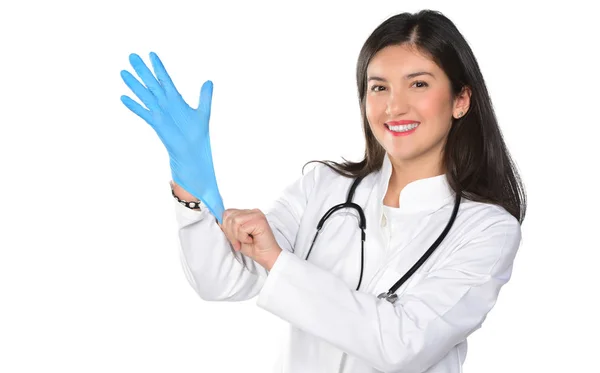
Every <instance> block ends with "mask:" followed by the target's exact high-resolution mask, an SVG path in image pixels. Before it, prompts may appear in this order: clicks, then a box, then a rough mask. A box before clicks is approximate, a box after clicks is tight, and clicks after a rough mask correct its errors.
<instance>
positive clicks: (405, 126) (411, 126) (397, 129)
mask: <svg viewBox="0 0 600 373" xmlns="http://www.w3.org/2000/svg"><path fill="white" fill-rule="evenodd" d="M418 125H419V124H418V123H411V124H401V125H399V126H388V128H389V129H390V130H392V131H394V132H406V131H410V130H412V129H414V128H417V126H418Z"/></svg>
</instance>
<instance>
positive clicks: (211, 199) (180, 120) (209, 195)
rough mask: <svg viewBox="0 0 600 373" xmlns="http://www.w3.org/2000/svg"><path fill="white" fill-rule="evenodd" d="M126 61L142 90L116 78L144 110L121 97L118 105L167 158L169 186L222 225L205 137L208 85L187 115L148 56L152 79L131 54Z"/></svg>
mask: <svg viewBox="0 0 600 373" xmlns="http://www.w3.org/2000/svg"><path fill="white" fill-rule="evenodd" d="M129 61H130V63H131V66H132V67H133V69H134V70H135V72H136V73H137V75H138V76H139V77H140V78H141V80H142V82H143V83H144V85H145V86H144V85H142V84H141V83H140V82H139V81H138V80H137V79H136V78H135V77H134V76H133V75H132V74H130V73H129V72H128V71H125V70H123V71H121V77H122V78H123V81H125V84H127V86H128V87H129V88H130V89H131V90H132V91H133V93H135V95H136V96H137V97H138V98H139V99H140V101H141V102H142V103H143V104H144V105H145V106H146V108H144V107H143V106H141V105H140V104H138V103H137V102H135V101H134V100H132V99H131V98H129V97H128V96H125V95H123V96H121V101H122V102H123V104H125V106H127V107H128V108H129V109H130V110H131V111H133V112H134V113H135V114H137V115H138V116H139V117H140V118H142V119H143V120H145V121H146V122H147V123H148V124H150V126H152V128H153V129H154V130H155V131H156V133H157V134H158V137H159V138H160V140H161V141H162V143H163V144H164V146H165V147H166V148H167V152H168V153H169V159H170V167H171V176H172V178H173V181H175V183H177V184H179V185H180V186H181V187H182V188H183V189H185V190H186V191H187V192H189V193H190V194H191V195H193V196H194V197H196V198H198V199H199V200H201V201H202V202H204V204H205V205H206V206H207V207H208V209H209V210H210V212H211V213H212V214H213V215H214V216H215V217H216V218H217V220H218V221H219V223H222V219H223V212H224V210H225V208H224V206H223V200H222V198H221V194H220V193H219V188H218V185H217V180H216V176H215V171H214V166H213V160H212V151H211V147H210V137H209V131H208V127H209V126H208V124H209V120H210V109H211V100H212V91H213V84H212V82H211V81H210V80H208V81H206V82H204V84H203V85H202V88H201V90H200V102H199V105H198V108H196V109H192V108H191V107H190V106H189V105H188V104H187V103H186V102H185V101H184V99H183V98H182V97H181V94H179V92H178V91H177V89H176V88H175V85H174V84H173V82H172V80H171V78H170V77H169V74H167V71H166V70H165V68H164V66H163V64H162V62H161V61H160V59H159V58H158V56H157V55H156V54H155V53H154V52H152V53H150V61H151V63H152V67H153V69H154V72H155V74H156V78H155V77H154V75H153V74H152V72H151V71H150V69H148V67H147V66H146V64H144V61H142V59H141V58H140V56H138V55H137V54H135V53H133V54H131V55H130V56H129ZM157 78H158V81H157Z"/></svg>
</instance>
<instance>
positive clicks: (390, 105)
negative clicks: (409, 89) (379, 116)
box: [385, 92, 409, 118]
mask: <svg viewBox="0 0 600 373" xmlns="http://www.w3.org/2000/svg"><path fill="white" fill-rule="evenodd" d="M408 106H409V105H408V100H407V99H406V97H405V96H404V95H402V94H400V93H398V92H393V93H391V94H390V95H389V96H388V100H387V106H386V109H385V114H386V115H387V116H389V117H390V118H393V117H396V116H399V115H402V114H403V113H406V112H407V111H408Z"/></svg>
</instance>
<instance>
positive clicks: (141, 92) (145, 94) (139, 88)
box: [121, 70, 160, 110]
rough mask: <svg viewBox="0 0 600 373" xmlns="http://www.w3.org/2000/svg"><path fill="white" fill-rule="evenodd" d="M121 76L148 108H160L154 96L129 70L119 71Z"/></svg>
mask: <svg viewBox="0 0 600 373" xmlns="http://www.w3.org/2000/svg"><path fill="white" fill-rule="evenodd" d="M121 78H123V81H124V82H125V84H126V85H127V86H128V87H129V89H131V91H132V92H133V93H135V95H136V96H137V97H138V98H139V99H140V101H142V103H143V104H144V105H145V106H146V108H148V110H160V107H159V106H158V102H157V100H156V97H155V96H154V95H153V94H152V93H150V91H148V89H147V88H146V87H144V85H143V84H142V83H140V82H139V81H138V80H137V79H136V78H135V77H134V76H133V75H132V74H131V73H130V72H129V71H127V70H123V71H121Z"/></svg>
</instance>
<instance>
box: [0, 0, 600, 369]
mask: <svg viewBox="0 0 600 373" xmlns="http://www.w3.org/2000/svg"><path fill="white" fill-rule="evenodd" d="M119 3H120V4H119V5H116V4H117V2H115V5H106V4H105V3H104V2H99V1H98V2H94V3H92V2H87V1H86V2H75V1H73V2H72V3H69V2H67V1H47V2H46V1H21V2H8V1H7V2H2V5H0V53H1V55H0V73H1V75H2V77H1V79H0V95H1V97H0V109H1V110H0V124H1V128H2V132H1V135H0V162H1V166H2V168H1V177H2V181H1V183H0V188H1V193H0V198H1V200H0V217H1V218H2V224H1V225H0V372H3V373H4V372H7V373H13V372H14V373H17V372H49V371H57V372H232V371H245V372H265V371H270V367H271V366H272V364H273V363H274V362H275V359H276V355H277V351H278V347H279V345H280V343H281V339H280V337H281V335H282V332H283V331H284V330H285V326H286V325H285V324H284V322H283V321H282V320H280V319H278V318H277V317H276V316H274V315H271V314H268V313H267V312H265V311H264V310H261V309H259V308H258V307H256V305H255V300H250V301H247V302H243V303H210V302H204V301H202V300H201V299H200V298H199V297H197V296H196V294H195V293H194V292H193V290H192V289H191V287H190V286H189V285H188V284H187V282H186V280H185V277H184V274H183V271H182V269H181V266H180V263H179V257H178V238H177V232H176V225H175V214H174V210H173V204H172V197H171V195H170V191H169V186H168V181H169V179H170V170H169V164H168V156H167V153H166V151H165V149H164V147H163V145H162V143H161V142H160V140H159V139H158V137H157V136H156V134H155V133H154V132H153V130H152V129H151V128H150V127H149V126H148V125H147V124H146V123H145V122H143V121H142V120H141V119H139V118H138V117H136V116H135V115H134V114H132V113H131V112H129V111H128V110H127V109H126V108H125V107H124V106H123V105H122V103H121V102H120V100H119V97H120V96H121V95H122V94H130V92H129V90H128V88H127V87H126V86H125V84H124V83H123V82H122V80H121V78H120V76H119V72H120V70H122V69H129V70H130V71H132V69H131V68H130V66H129V63H128V55H129V54H130V53H132V52H136V53H138V54H140V55H141V56H142V57H143V58H144V59H145V60H146V61H148V53H149V52H150V51H155V52H157V53H158V54H159V56H161V58H162V59H163V62H164V64H165V66H166V68H167V70H168V71H169V72H170V74H171V76H172V78H173V80H174V81H175V84H176V85H177V86H178V88H179V89H180V91H181V92H182V94H183V96H184V97H185V98H186V99H188V101H189V102H190V103H192V104H193V105H195V104H196V103H197V99H198V94H199V90H200V86H201V84H202V82H204V81H205V80H207V79H211V80H212V81H213V82H214V96H213V109H212V118H211V138H212V147H213V154H214V162H215V168H216V170H217V178H218V181H219V186H220V190H221V193H222V195H223V198H224V201H225V206H226V207H227V208H230V207H236V208H250V207H258V208H265V207H267V206H268V205H269V204H270V202H271V201H273V199H275V198H276V196H278V194H279V193H280V192H281V191H282V189H283V188H284V187H285V186H287V185H288V184H289V183H291V182H293V181H294V180H295V179H296V178H297V177H299V176H301V167H302V165H303V164H304V163H305V162H307V161H309V160H313V159H333V160H338V161H339V160H341V157H342V156H343V157H346V158H349V159H353V160H357V159H359V157H360V156H361V155H362V152H363V140H362V132H361V127H360V117H359V109H358V101H357V94H356V86H355V80H354V79H355V77H354V73H355V72H354V71H355V70H354V69H355V64H356V59H357V56H358V52H359V50H360V47H361V46H362V43H363V42H364V40H365V39H366V38H367V37H368V35H369V34H370V32H371V31H372V30H373V29H374V28H375V27H376V26H377V25H379V24H380V23H381V22H383V21H384V20H385V19H386V18H388V17H389V16H391V15H394V14H396V13H400V12H404V11H410V12H413V11H417V10H420V9H422V8H431V9H437V10H440V11H442V12H443V13H444V14H445V15H447V16H448V17H449V18H450V19H451V20H452V21H453V22H455V24H456V25H457V27H458V28H459V30H460V31H461V32H462V33H463V34H464V35H465V37H466V39H467V41H468V42H469V43H470V45H471V47H472V48H473V50H474V52H475V55H476V57H477V59H478V61H479V64H480V67H481V69H482V71H483V74H484V76H485V79H486V83H487V85H488V88H489V91H490V93H491V96H492V100H493V104H494V107H495V109H496V111H497V116H498V119H499V122H500V124H501V128H502V131H503V134H504V136H505V139H506V143H507V144H508V147H509V149H510V151H511V153H512V155H513V157H514V159H515V161H516V162H517V165H518V167H519V170H520V172H521V174H522V177H523V179H524V182H525V186H526V188H527V193H528V197H529V198H528V202H529V204H528V214H527V217H526V220H525V223H524V225H523V242H522V246H521V250H520V252H519V255H518V256H517V260H516V262H515V268H514V273H513V278H512V280H511V281H510V282H509V283H508V285H506V286H505V287H504V288H503V290H502V292H501V294H500V298H499V300H498V303H497V305H496V307H495V308H494V309H493V310H492V312H491V313H490V314H489V316H488V320H487V321H486V322H485V324H484V326H483V328H482V329H481V330H479V331H477V332H475V334H473V335H472V336H471V338H470V339H469V341H470V349H469V354H468V357H467V362H466V364H465V371H466V372H471V373H477V372H487V373H492V372H508V371H509V372H565V371H571V372H576V371H588V372H589V371H594V370H596V369H597V366H598V363H597V361H596V360H597V357H596V354H597V351H598V347H599V342H598V336H597V335H598V333H599V332H600V330H599V329H600V328H599V322H598V319H597V317H598V316H597V315H599V314H600V308H599V306H598V303H597V300H596V299H597V297H598V294H599V291H598V285H599V281H598V280H597V278H598V277H597V272H598V260H599V259H600V255H599V254H598V252H599V251H600V245H599V244H598V239H597V236H596V233H597V232H598V225H599V224H598V223H599V222H600V219H598V213H597V211H598V210H599V208H600V203H599V197H598V196H599V188H600V186H599V184H598V182H597V180H598V179H597V172H598V161H600V151H599V150H598V148H599V146H598V134H599V131H598V125H599V124H600V121H599V120H598V115H597V108H598V98H599V95H598V86H599V83H600V81H599V79H598V66H597V61H598V60H597V59H596V58H594V57H593V56H594V55H595V54H596V53H597V47H598V41H597V36H598V35H599V34H600V30H599V28H598V22H597V20H596V19H594V18H593V15H594V13H593V12H591V11H590V10H589V9H587V8H586V7H585V6H583V5H582V4H583V2H582V4H577V2H576V1H569V2H564V3H562V4H561V5H552V6H549V5H547V4H546V3H545V2H540V3H539V5H538V4H533V3H532V4H530V2H525V1H520V2H517V3H515V4H513V5H507V3H506V2H496V3H495V4H493V3H491V2H477V3H476V2H472V3H467V2H464V1H460V2H459V1H453V2H441V1H440V2H433V1H423V0H420V1H389V2H388V1H380V2H371V1H369V2H367V1H364V2H351V3H350V2H338V3H335V2H325V1H319V2H315V3H314V4H310V3H309V2H297V3H295V4H293V5H288V3H287V2H277V3H275V2H273V3H271V4H267V3H263V2H257V1H251V2H242V1H239V2H236V3H233V2H225V1H210V2H209V1H188V2H185V1H172V0H171V1H121V2H119ZM16 4H18V5H16Z"/></svg>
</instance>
